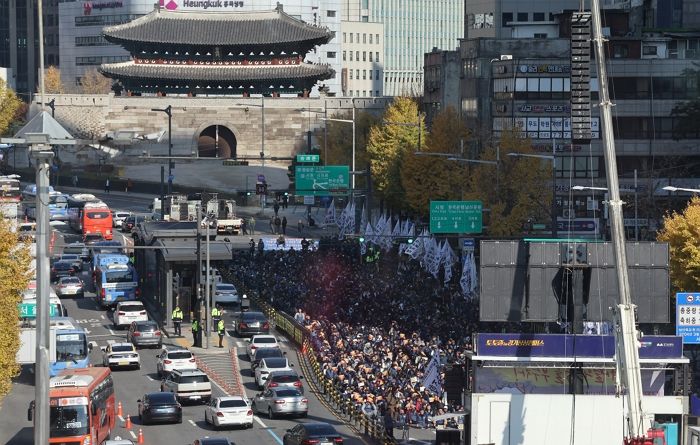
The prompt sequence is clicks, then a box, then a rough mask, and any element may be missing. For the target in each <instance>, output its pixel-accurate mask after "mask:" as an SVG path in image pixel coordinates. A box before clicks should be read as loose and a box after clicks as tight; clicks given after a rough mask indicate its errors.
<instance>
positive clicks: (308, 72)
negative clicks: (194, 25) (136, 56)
mask: <svg viewBox="0 0 700 445" xmlns="http://www.w3.org/2000/svg"><path fill="white" fill-rule="evenodd" d="M100 72H101V73H102V74H104V75H105V76H107V77H112V78H125V77H127V78H139V79H161V80H193V81H196V80H202V81H207V80H209V81H229V80H230V81H235V80H250V81H256V80H275V79H308V78H314V79H318V80H325V79H330V78H331V77H333V74H334V71H333V69H332V68H331V67H330V66H329V65H321V64H309V63H302V64H300V65H264V66H258V65H243V66H241V65H230V66H226V65H223V66H222V65H163V64H160V65H152V64H137V63H134V62H133V61H129V62H121V63H107V64H103V65H102V66H101V67H100Z"/></svg>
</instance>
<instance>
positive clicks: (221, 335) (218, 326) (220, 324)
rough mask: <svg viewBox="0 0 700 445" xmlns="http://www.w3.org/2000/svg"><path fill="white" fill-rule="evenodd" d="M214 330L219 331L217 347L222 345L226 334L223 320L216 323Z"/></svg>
mask: <svg viewBox="0 0 700 445" xmlns="http://www.w3.org/2000/svg"><path fill="white" fill-rule="evenodd" d="M216 331H217V332H218V333H219V347H220V348H223V347H224V335H226V328H225V326H224V320H219V321H218V322H217V323H216Z"/></svg>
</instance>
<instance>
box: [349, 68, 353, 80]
mask: <svg viewBox="0 0 700 445" xmlns="http://www.w3.org/2000/svg"><path fill="white" fill-rule="evenodd" d="M348 71H350V79H354V77H353V73H352V70H348Z"/></svg>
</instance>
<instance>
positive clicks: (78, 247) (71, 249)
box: [63, 243, 90, 261]
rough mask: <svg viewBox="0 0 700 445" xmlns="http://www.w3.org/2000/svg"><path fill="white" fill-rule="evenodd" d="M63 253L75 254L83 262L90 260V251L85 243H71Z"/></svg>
mask: <svg viewBox="0 0 700 445" xmlns="http://www.w3.org/2000/svg"><path fill="white" fill-rule="evenodd" d="M63 253H64V254H65V253H74V254H76V255H78V257H80V259H81V260H83V261H88V260H89V259H90V250H89V249H88V248H87V247H86V246H85V244H83V243H70V244H67V245H66V246H65V247H64V248H63Z"/></svg>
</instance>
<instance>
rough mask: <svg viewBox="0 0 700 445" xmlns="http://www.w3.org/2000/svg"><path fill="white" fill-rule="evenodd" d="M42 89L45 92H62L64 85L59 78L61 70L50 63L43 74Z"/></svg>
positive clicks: (64, 89)
mask: <svg viewBox="0 0 700 445" xmlns="http://www.w3.org/2000/svg"><path fill="white" fill-rule="evenodd" d="M44 90H45V91H46V93H47V94H63V93H65V92H66V87H65V85H63V81H62V80H61V70H59V69H58V68H56V67H55V66H53V65H51V66H50V67H48V68H47V69H46V74H44Z"/></svg>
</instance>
